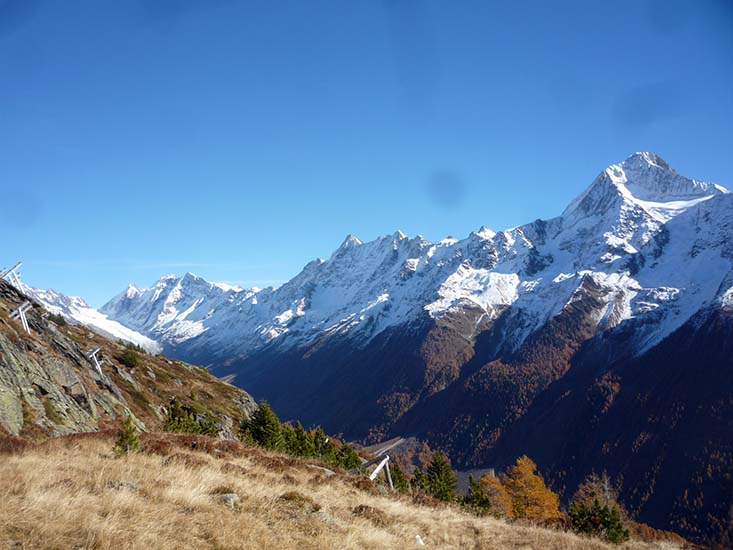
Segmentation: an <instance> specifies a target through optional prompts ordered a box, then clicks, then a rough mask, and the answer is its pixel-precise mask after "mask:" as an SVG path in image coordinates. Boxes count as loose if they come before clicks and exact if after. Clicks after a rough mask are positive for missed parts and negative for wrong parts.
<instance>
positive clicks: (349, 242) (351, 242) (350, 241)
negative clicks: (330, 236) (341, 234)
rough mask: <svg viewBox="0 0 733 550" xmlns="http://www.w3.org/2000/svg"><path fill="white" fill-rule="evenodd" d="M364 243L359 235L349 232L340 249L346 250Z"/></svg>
mask: <svg viewBox="0 0 733 550" xmlns="http://www.w3.org/2000/svg"><path fill="white" fill-rule="evenodd" d="M362 244H364V242H363V241H362V240H361V239H360V238H359V237H357V236H356V235H352V234H351V233H349V234H348V235H346V238H345V239H344V242H342V243H341V246H339V247H338V250H346V249H349V248H353V247H355V246H360V245H362Z"/></svg>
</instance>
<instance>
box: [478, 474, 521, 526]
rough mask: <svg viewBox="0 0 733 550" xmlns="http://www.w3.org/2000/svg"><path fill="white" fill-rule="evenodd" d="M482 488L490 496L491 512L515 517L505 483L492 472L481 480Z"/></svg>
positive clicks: (500, 515)
mask: <svg viewBox="0 0 733 550" xmlns="http://www.w3.org/2000/svg"><path fill="white" fill-rule="evenodd" d="M479 484H480V485H481V490H482V491H483V492H484V493H486V495H488V497H489V503H490V508H489V513H490V514H491V515H492V516H496V517H501V518H507V519H511V518H512V517H514V512H513V510H512V499H511V498H510V497H509V493H507V491H506V488H505V487H504V484H503V483H502V482H501V480H500V479H499V478H498V477H496V476H495V475H494V474H493V473H492V472H489V473H487V474H485V475H484V477H482V478H481V480H480V481H479Z"/></svg>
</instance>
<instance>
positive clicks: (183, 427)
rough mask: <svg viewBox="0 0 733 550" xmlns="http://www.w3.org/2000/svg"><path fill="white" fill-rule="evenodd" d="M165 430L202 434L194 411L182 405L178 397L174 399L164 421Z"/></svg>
mask: <svg viewBox="0 0 733 550" xmlns="http://www.w3.org/2000/svg"><path fill="white" fill-rule="evenodd" d="M163 431H165V432H177V433H186V434H200V433H201V426H200V425H199V423H198V422H197V421H196V416H195V415H194V413H193V411H191V410H190V409H188V408H187V407H184V406H183V405H181V402H180V401H178V399H173V401H172V402H171V404H170V406H169V407H168V412H167V413H166V417H165V420H164V421H163Z"/></svg>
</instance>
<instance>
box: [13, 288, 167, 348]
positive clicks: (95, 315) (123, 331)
mask: <svg viewBox="0 0 733 550" xmlns="http://www.w3.org/2000/svg"><path fill="white" fill-rule="evenodd" d="M20 290H21V291H22V292H23V293H24V294H25V295H26V296H30V297H31V298H33V299H34V300H36V301H37V302H39V303H40V304H41V305H42V306H43V307H44V308H46V310H47V311H49V312H50V313H53V314H55V315H62V316H63V317H64V318H65V319H67V320H68V321H70V322H71V323H76V324H82V325H86V326H88V327H89V328H91V329H92V330H94V331H95V332H98V333H100V334H103V335H105V336H108V337H110V338H116V339H119V340H124V341H125V342H131V343H133V344H137V345H138V346H141V347H142V348H144V349H145V350H147V351H149V352H152V353H158V352H159V351H161V350H162V346H161V345H160V344H159V343H158V342H156V341H155V340H152V339H151V338H148V337H147V336H143V335H142V334H140V333H139V332H136V331H134V330H132V329H130V328H128V327H126V326H124V325H122V324H120V323H118V322H117V321H113V320H111V319H109V318H108V317H107V316H106V315H104V314H103V313H100V312H99V311H97V310H96V309H94V308H93V307H92V306H90V305H89V304H87V303H86V302H85V301H84V300H83V299H82V298H80V297H78V296H66V295H64V294H61V293H60V292H56V291H55V290H53V289H49V290H41V289H38V288H33V287H31V286H28V285H26V284H23V283H21V288H20Z"/></svg>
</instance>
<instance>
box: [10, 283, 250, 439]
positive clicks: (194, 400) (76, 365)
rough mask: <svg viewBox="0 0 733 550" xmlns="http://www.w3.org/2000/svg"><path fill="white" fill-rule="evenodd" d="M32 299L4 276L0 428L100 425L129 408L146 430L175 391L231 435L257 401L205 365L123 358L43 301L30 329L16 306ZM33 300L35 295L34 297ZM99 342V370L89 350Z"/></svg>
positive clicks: (52, 431)
mask: <svg viewBox="0 0 733 550" xmlns="http://www.w3.org/2000/svg"><path fill="white" fill-rule="evenodd" d="M28 299H29V298H28V297H27V296H25V295H24V294H22V293H21V292H19V291H18V290H17V289H16V288H15V287H13V286H11V285H9V284H7V283H6V282H4V281H0V433H2V432H5V433H7V434H10V435H14V436H24V437H30V438H35V437H39V436H55V435H62V434H69V433H76V432H88V431H95V430H97V429H99V427H100V425H104V424H105V423H106V422H110V421H115V419H117V418H118V417H120V416H122V415H130V416H132V418H133V420H134V422H135V423H136V424H137V426H138V428H140V429H142V430H146V429H156V428H159V427H160V423H161V420H162V418H163V414H164V410H165V407H167V405H168V404H169V402H170V400H171V399H172V398H177V399H179V400H180V401H181V402H183V403H185V404H187V405H188V406H191V407H192V408H194V409H195V410H197V411H201V412H202V413H208V414H210V415H211V416H213V417H214V418H215V419H216V421H217V424H218V425H219V427H220V433H221V435H222V436H224V437H234V435H235V434H236V431H237V427H238V425H239V422H241V420H242V419H243V418H245V417H248V416H249V415H250V414H251V413H252V412H253V411H254V409H255V408H256V406H257V405H256V403H255V402H254V400H253V399H252V397H251V396H250V395H249V394H247V393H246V392H244V391H242V390H239V389H237V388H234V387H233V386H230V385H229V384H226V383H224V382H222V381H221V380H219V379H217V378H215V377H213V376H211V375H209V374H208V372H207V371H206V370H205V369H201V368H199V367H194V366H192V365H186V364H185V363H182V362H179V361H172V360H169V359H166V358H164V357H160V356H154V355H150V354H147V353H145V352H143V351H141V350H138V351H135V352H134V353H136V354H138V355H139V357H140V364H139V365H137V366H135V367H134V368H129V367H128V366H125V364H124V363H123V362H122V361H121V360H120V357H121V356H122V353H123V351H125V347H124V346H123V345H122V344H120V343H116V342H112V341H110V340H107V339H106V338H104V337H103V336H100V335H98V334H96V333H94V332H90V331H89V330H88V329H87V328H85V327H82V326H79V325H67V324H65V323H63V322H61V324H57V321H53V320H50V319H49V318H48V316H47V315H46V314H45V311H44V309H43V308H42V307H41V306H40V305H39V304H38V303H36V302H33V308H32V309H31V310H29V311H28V312H27V313H26V316H27V319H28V323H29V326H30V330H31V332H30V334H28V333H26V332H25V331H24V330H23V327H22V326H21V323H20V322H19V321H17V320H14V319H11V314H12V312H13V311H14V310H15V309H17V308H18V307H19V306H20V305H21V304H22V303H24V302H25V301H26V300H28ZM31 301H32V300H31ZM90 348H100V349H101V352H100V353H99V357H100V359H101V360H102V369H101V372H99V371H98V370H97V368H96V366H95V365H94V363H93V361H92V360H90V359H89V358H88V357H87V356H86V352H87V350H89V349H90Z"/></svg>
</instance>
